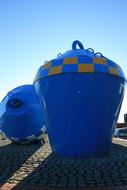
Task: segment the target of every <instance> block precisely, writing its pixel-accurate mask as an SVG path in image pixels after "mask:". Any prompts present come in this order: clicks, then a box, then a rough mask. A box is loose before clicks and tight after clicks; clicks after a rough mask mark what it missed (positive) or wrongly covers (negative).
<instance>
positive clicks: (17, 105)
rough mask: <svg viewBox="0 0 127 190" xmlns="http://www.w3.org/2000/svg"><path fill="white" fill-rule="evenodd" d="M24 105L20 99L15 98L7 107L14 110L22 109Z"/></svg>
mask: <svg viewBox="0 0 127 190" xmlns="http://www.w3.org/2000/svg"><path fill="white" fill-rule="evenodd" d="M22 105H23V102H22V101H21V100H20V99H18V98H13V99H11V100H9V101H8V102H7V106H8V107H10V108H13V109H17V108H20V107H21V106H22Z"/></svg>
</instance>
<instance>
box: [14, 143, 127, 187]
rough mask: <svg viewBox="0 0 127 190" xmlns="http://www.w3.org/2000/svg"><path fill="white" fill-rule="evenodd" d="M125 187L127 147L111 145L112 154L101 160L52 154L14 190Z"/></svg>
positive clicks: (126, 183) (126, 181) (126, 180)
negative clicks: (22, 188) (21, 189)
mask: <svg viewBox="0 0 127 190" xmlns="http://www.w3.org/2000/svg"><path fill="white" fill-rule="evenodd" d="M123 185H127V147H125V146H122V145H118V144H112V147H111V151H110V155H109V156H107V157H101V158H93V159H68V158H61V157H59V156H56V155H54V154H50V155H49V156H48V157H47V158H45V160H44V161H42V162H41V163H39V165H38V167H37V168H36V169H35V170H34V171H33V172H31V173H30V174H29V175H28V176H26V177H25V178H24V179H23V180H22V181H20V182H19V184H17V185H16V186H15V187H13V190H17V189H20V188H21V187H22V186H27V187H29V188H28V189H30V187H34V188H32V189H36V188H37V187H38V188H37V189H39V187H40V188H42V189H43V188H44V187H47V188H48V187H52V188H53V187H54V188H55V187H60V188H63V189H64V188H67V187H72V188H76V187H105V186H106V187H110V186H123ZM26 189H27V188H26Z"/></svg>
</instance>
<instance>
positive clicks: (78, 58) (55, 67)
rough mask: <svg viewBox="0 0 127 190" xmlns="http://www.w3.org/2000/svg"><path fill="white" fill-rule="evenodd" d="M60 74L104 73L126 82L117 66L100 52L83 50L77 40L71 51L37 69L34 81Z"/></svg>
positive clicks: (90, 49)
mask: <svg viewBox="0 0 127 190" xmlns="http://www.w3.org/2000/svg"><path fill="white" fill-rule="evenodd" d="M77 46H79V48H77ZM62 73H79V74H80V73H84V74H88V73H91V74H92V73H93V74H94V73H98V74H99V73H104V74H108V75H113V76H115V77H120V78H122V79H124V80H125V81H126V77H125V75H124V73H123V71H122V69H121V67H120V66H119V65H118V64H116V63H115V62H113V61H111V60H110V59H108V58H106V57H104V56H103V55H102V54H101V53H100V52H97V53H94V50H93V49H92V48H88V49H84V46H83V44H82V43H81V42H80V41H78V40H76V41H74V42H73V43H72V50H69V51H67V52H65V53H64V54H58V56H57V58H55V59H53V60H51V61H46V62H45V64H44V65H43V66H41V67H40V68H39V70H38V72H37V75H36V77H35V80H34V81H36V80H39V79H40V78H42V77H50V76H52V75H58V74H62Z"/></svg>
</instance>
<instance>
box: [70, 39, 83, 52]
mask: <svg viewBox="0 0 127 190" xmlns="http://www.w3.org/2000/svg"><path fill="white" fill-rule="evenodd" d="M77 45H78V46H79V48H80V49H84V46H83V44H82V43H81V42H80V41H78V40H75V41H74V42H73V43H72V49H73V50H76V49H77V48H76V46H77Z"/></svg>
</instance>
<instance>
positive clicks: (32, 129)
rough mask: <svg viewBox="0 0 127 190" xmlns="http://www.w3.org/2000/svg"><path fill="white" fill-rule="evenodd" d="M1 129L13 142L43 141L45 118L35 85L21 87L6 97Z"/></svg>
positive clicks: (1, 110)
mask: <svg viewBox="0 0 127 190" xmlns="http://www.w3.org/2000/svg"><path fill="white" fill-rule="evenodd" d="M0 129H1V130H2V132H3V133H4V134H5V135H6V136H7V137H8V138H9V139H10V140H11V141H13V142H22V143H28V142H32V141H36V140H39V139H42V137H43V133H44V130H45V126H44V118H43V115H42V111H41V109H40V104H39V99H38V97H37V95H36V92H35V89H34V86H33V85H23V86H20V87H18V88H15V89H14V90H12V91H10V92H9V93H8V94H7V95H6V97H5V98H4V99H3V101H2V102H1V104H0Z"/></svg>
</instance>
